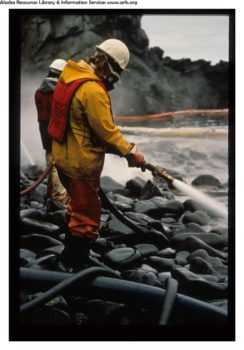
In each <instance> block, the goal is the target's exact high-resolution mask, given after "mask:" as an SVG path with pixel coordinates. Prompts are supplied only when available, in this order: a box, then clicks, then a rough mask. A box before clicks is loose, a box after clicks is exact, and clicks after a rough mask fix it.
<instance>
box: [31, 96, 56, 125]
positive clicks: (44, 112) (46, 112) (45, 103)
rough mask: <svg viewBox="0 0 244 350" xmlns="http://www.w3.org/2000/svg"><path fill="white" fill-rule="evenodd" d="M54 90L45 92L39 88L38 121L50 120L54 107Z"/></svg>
mask: <svg viewBox="0 0 244 350" xmlns="http://www.w3.org/2000/svg"><path fill="white" fill-rule="evenodd" d="M52 99H53V91H50V92H49V93H43V92H42V91H40V90H37V91H36V93H35V103H36V109H37V120H38V122H46V123H48V122H49V119H50V114H51V107H52Z"/></svg>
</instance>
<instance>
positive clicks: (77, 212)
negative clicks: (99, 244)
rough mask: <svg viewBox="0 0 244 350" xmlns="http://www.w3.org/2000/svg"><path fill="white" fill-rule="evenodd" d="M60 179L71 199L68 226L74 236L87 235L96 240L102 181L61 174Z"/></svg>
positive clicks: (68, 206)
mask: <svg viewBox="0 0 244 350" xmlns="http://www.w3.org/2000/svg"><path fill="white" fill-rule="evenodd" d="M59 177H60V180H61V182H62V184H63V186H64V187H65V188H66V190H67V192H68V194H69V196H70V200H69V201H68V203H67V210H68V218H69V223H68V227H69V230H70V232H71V234H72V235H74V236H82V235H84V236H86V237H87V238H89V239H92V240H95V239H97V238H98V232H97V229H98V228H99V226H100V216H101V211H102V209H101V203H100V199H99V197H98V191H99V189H100V181H99V179H98V180H81V179H74V178H70V177H67V176H66V175H64V174H62V173H61V174H60V172H59Z"/></svg>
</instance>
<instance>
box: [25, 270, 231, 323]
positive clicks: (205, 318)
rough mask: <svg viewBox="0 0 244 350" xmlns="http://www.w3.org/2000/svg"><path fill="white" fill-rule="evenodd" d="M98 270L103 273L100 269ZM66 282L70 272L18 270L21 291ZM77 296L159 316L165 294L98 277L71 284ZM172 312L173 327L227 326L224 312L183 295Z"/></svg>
mask: <svg viewBox="0 0 244 350" xmlns="http://www.w3.org/2000/svg"><path fill="white" fill-rule="evenodd" d="M101 271H104V270H103V269H101ZM66 279H70V273H64V272H57V271H47V270H45V271H44V270H37V269H32V268H24V267H22V268H20V280H21V286H22V288H23V290H26V291H27V292H31V293H35V292H40V290H42V291H44V290H47V289H48V288H52V287H53V286H54V285H57V284H60V283H61V282H63V281H65V280H66ZM80 293H82V296H83V297H88V298H89V299H92V298H97V297H98V296H99V298H100V299H102V300H110V301H115V302H119V303H125V304H129V305H131V306H132V307H134V306H138V307H143V308H146V309H149V310H151V309H152V310H155V311H157V314H158V313H159V310H160V309H161V307H162V305H163V303H164V298H165V293H166V292H165V290H164V289H161V288H158V287H152V286H148V285H145V284H142V283H136V282H132V281H126V280H123V279H119V278H117V279H115V278H110V277H106V276H99V275H98V276H96V277H95V278H94V279H91V280H90V279H88V280H84V281H82V283H78V284H77V285H75V286H74V285H72V286H71V288H70V289H69V295H74V296H80ZM173 313H174V315H173V317H175V315H177V318H176V320H175V321H174V320H173V323H172V324H174V322H175V323H176V324H186V323H187V324H192V323H193V324H207V325H212V324H213V325H218V324H226V323H227V312H226V311H224V310H223V309H221V308H218V307H216V306H213V305H211V304H209V303H206V302H204V301H201V300H197V299H194V298H192V297H188V296H186V295H182V294H177V297H176V300H175V304H174V308H173ZM179 315H180V316H179ZM179 317H180V318H179Z"/></svg>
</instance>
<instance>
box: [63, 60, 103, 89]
mask: <svg viewBox="0 0 244 350" xmlns="http://www.w3.org/2000/svg"><path fill="white" fill-rule="evenodd" d="M84 78H89V79H95V80H101V79H100V78H99V77H98V76H97V75H96V74H95V73H94V71H93V69H92V67H91V66H90V65H89V64H88V63H86V62H85V61H83V60H81V61H79V62H78V63H76V62H74V61H72V60H68V62H67V64H66V65H65V68H64V70H63V72H62V74H61V75H60V80H61V81H62V82H63V83H65V84H69V83H71V82H72V81H74V80H77V79H84Z"/></svg>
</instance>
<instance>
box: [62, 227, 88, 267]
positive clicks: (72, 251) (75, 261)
mask: <svg viewBox="0 0 244 350" xmlns="http://www.w3.org/2000/svg"><path fill="white" fill-rule="evenodd" d="M64 245H65V247H64V250H63V251H62V254H61V262H62V263H63V264H64V265H65V266H67V267H72V268H74V269H79V268H80V267H82V266H83V265H85V264H86V263H87V262H88V258H89V253H90V247H91V240H90V239H89V238H87V237H83V236H82V237H77V236H73V235H72V234H71V233H67V234H66V237H65V241H64Z"/></svg>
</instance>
